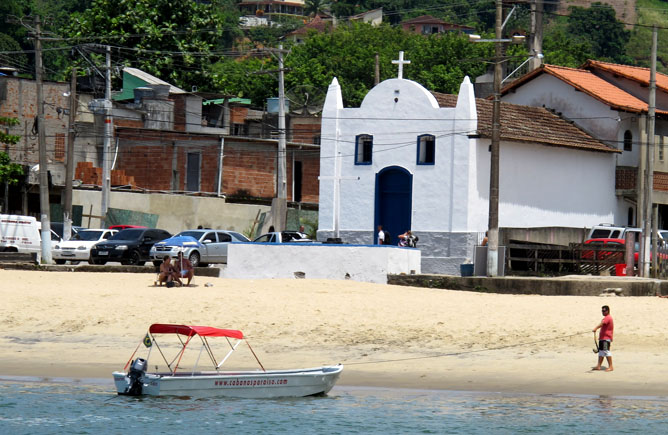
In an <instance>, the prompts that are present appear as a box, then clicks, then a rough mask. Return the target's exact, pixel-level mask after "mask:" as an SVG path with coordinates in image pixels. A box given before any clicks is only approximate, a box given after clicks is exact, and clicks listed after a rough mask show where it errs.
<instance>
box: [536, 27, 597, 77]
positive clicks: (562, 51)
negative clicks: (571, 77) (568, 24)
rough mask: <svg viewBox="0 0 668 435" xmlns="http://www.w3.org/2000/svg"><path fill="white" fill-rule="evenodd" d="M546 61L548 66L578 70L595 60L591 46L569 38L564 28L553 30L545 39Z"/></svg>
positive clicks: (544, 51) (547, 33) (544, 52)
mask: <svg viewBox="0 0 668 435" xmlns="http://www.w3.org/2000/svg"><path fill="white" fill-rule="evenodd" d="M543 54H544V56H545V58H544V61H545V63H547V64H552V65H561V66H568V67H571V68H577V67H579V66H580V65H582V64H583V63H585V62H586V61H587V59H592V58H595V57H596V56H595V54H594V53H593V51H592V49H591V45H590V44H589V43H588V42H586V41H582V40H581V39H579V38H578V39H576V38H573V37H572V36H569V35H568V34H567V32H566V29H564V28H563V27H555V28H552V29H551V30H550V31H549V32H546V34H545V38H544V39H543Z"/></svg>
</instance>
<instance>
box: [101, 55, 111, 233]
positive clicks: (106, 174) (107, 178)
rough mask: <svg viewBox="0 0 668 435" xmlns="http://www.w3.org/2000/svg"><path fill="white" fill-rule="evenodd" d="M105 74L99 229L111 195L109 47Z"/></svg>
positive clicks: (104, 222)
mask: <svg viewBox="0 0 668 435" xmlns="http://www.w3.org/2000/svg"><path fill="white" fill-rule="evenodd" d="M105 52H106V73H105V88H104V99H105V102H104V110H105V114H104V147H103V151H102V204H101V206H100V216H102V217H101V218H100V227H101V228H104V227H106V226H107V225H106V219H107V211H108V210H109V196H110V194H111V174H110V173H111V170H110V166H111V161H110V160H111V159H110V157H111V156H110V153H111V136H112V129H113V124H112V117H111V109H112V104H111V47H110V46H108V45H107V46H106V50H105Z"/></svg>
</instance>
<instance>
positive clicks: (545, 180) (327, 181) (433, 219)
mask: <svg viewBox="0 0 668 435" xmlns="http://www.w3.org/2000/svg"><path fill="white" fill-rule="evenodd" d="M342 101H343V100H342V95H341V87H340V85H339V83H338V81H337V80H336V79H334V80H333V81H332V83H331V85H330V87H329V90H328V93H327V98H326V101H325V105H324V109H323V116H322V119H323V122H322V133H321V137H322V142H321V154H320V208H319V210H320V212H319V222H318V239H326V238H328V237H336V236H338V237H340V238H342V239H343V240H345V241H347V242H350V243H361V244H371V243H375V242H376V237H377V236H376V231H375V228H376V227H377V225H383V227H384V228H385V229H386V230H388V231H389V232H390V233H391V236H392V241H393V242H394V243H396V242H397V236H398V234H401V233H403V232H404V231H406V230H407V229H411V230H412V231H413V232H414V233H415V234H417V235H418V236H419V239H420V240H419V245H418V248H419V249H420V250H421V251H422V272H424V273H449V274H457V273H459V266H460V264H461V263H464V262H466V261H470V260H471V259H472V257H473V250H474V246H475V245H476V244H479V242H480V240H482V237H483V236H484V233H485V231H486V230H487V225H488V205H489V174H490V151H489V147H490V143H491V139H490V138H491V111H492V109H491V102H489V101H486V100H476V99H475V96H474V92H473V85H472V84H471V83H470V81H469V79H468V78H465V79H464V81H463V82H462V84H461V86H460V91H459V94H458V95H457V96H451V95H442V94H432V93H430V92H429V91H428V90H427V89H425V88H424V87H423V86H421V85H420V84H419V83H416V82H414V81H411V80H404V79H402V78H401V72H400V74H399V78H396V79H389V80H385V81H383V82H382V83H380V84H378V85H377V86H375V87H374V88H373V89H372V90H371V91H369V93H368V94H367V95H366V97H365V98H364V100H363V101H362V104H361V105H360V107H351V108H346V107H343V102H342ZM501 139H502V142H501V146H500V149H501V153H500V204H499V224H500V226H501V227H502V228H537V227H540V228H545V227H571V228H580V229H581V228H583V227H585V226H588V225H591V222H597V223H598V222H606V221H609V220H610V219H611V218H612V217H613V214H614V210H615V206H616V199H615V191H614V179H615V157H616V156H617V154H618V153H619V151H618V150H616V149H615V148H613V147H610V146H608V145H606V144H604V143H602V142H601V141H598V140H596V139H594V138H592V137H591V136H590V135H588V134H587V133H585V132H584V131H582V130H581V129H579V128H577V127H575V126H574V125H572V124H571V123H568V122H566V121H564V120H563V119H561V118H559V117H558V116H556V115H555V114H553V113H551V112H550V111H548V110H546V109H543V108H534V107H526V106H519V105H514V104H505V103H504V104H503V107H502V130H501Z"/></svg>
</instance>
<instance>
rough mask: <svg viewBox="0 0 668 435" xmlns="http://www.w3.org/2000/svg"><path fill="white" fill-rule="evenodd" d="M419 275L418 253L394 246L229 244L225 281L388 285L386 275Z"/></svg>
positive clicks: (414, 250)
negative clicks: (348, 281) (334, 281)
mask: <svg viewBox="0 0 668 435" xmlns="http://www.w3.org/2000/svg"><path fill="white" fill-rule="evenodd" d="M401 273H405V274H419V273H420V251H419V250H418V249H411V248H399V247H396V246H374V245H329V244H318V243H286V244H275V243H232V244H230V245H229V246H228V251H227V267H226V268H225V269H224V270H223V271H222V272H221V276H223V277H225V278H238V279H249V278H256V279H263V278H317V279H352V280H355V281H363V282H375V283H381V284H385V283H387V276H388V275H389V274H401Z"/></svg>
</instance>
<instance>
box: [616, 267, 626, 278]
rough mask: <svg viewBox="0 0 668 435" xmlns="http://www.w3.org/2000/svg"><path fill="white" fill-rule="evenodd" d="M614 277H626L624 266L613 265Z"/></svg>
mask: <svg viewBox="0 0 668 435" xmlns="http://www.w3.org/2000/svg"><path fill="white" fill-rule="evenodd" d="M615 276H626V264H615Z"/></svg>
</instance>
